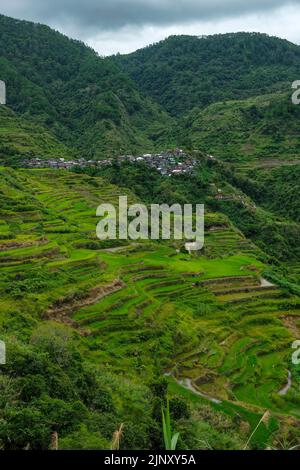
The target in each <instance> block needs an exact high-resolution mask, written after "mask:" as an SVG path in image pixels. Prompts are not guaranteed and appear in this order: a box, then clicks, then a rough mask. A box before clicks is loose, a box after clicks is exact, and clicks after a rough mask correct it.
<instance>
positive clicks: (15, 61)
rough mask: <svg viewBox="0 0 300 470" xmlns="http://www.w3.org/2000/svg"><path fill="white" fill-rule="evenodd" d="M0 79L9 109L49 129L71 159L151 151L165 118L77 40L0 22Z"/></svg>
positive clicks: (128, 81) (163, 131) (110, 65)
mask: <svg viewBox="0 0 300 470" xmlns="http://www.w3.org/2000/svg"><path fill="white" fill-rule="evenodd" d="M0 50H1V53H0V77H1V79H2V80H4V81H5V82H6V83H7V100H8V105H9V106H10V107H11V108H12V109H13V110H14V111H15V112H17V113H19V114H21V115H24V116H30V117H31V118H33V119H34V120H35V122H37V123H41V124H42V125H44V126H46V127H48V128H49V129H50V130H51V131H52V132H53V133H54V134H55V135H56V136H57V138H58V139H59V140H61V141H63V142H64V143H65V144H67V145H69V146H71V147H73V148H75V149H76V151H77V153H78V154H81V155H82V156H88V157H93V158H101V156H102V155H103V154H108V153H120V152H123V151H127V152H128V151H132V152H134V151H137V150H139V151H141V150H150V149H152V148H154V147H155V146H156V145H159V143H160V142H161V141H164V140H165V139H166V138H167V136H168V127H169V126H170V125H171V122H172V120H171V118H169V116H168V115H167V113H166V112H165V111H163V110H162V109H161V108H160V107H159V105H157V104H155V103H154V102H153V101H151V99H149V98H147V97H143V96H141V94H140V93H139V92H138V91H137V89H136V86H135V84H134V83H133V82H132V80H131V79H130V78H129V77H127V76H126V75H125V74H124V73H122V72H121V71H120V70H119V69H118V67H117V66H116V65H114V64H113V63H112V62H111V61H109V60H104V59H102V58H100V57H99V56H97V54H96V53H95V52H94V51H93V50H91V49H90V48H88V47H87V46H85V45H84V44H83V43H81V42H79V41H74V40H70V39H68V38H67V37H65V36H63V35H62V34H60V33H58V32H56V31H53V30H52V29H51V28H49V27H47V26H43V25H39V24H34V23H30V22H27V21H19V20H14V19H12V18H7V17H5V16H0Z"/></svg>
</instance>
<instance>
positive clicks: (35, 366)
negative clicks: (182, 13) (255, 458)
mask: <svg viewBox="0 0 300 470" xmlns="http://www.w3.org/2000/svg"><path fill="white" fill-rule="evenodd" d="M4 44H5V47H3V45H4ZM0 45H1V46H2V47H1V53H0V78H1V79H2V80H3V82H2V84H3V85H2V90H4V91H3V92H4V96H5V100H4V99H2V101H1V100H0V102H1V106H0V292H1V297H0V449H1V451H2V450H3V451H4V450H24V449H25V450H49V449H50V450H58V449H59V450H112V451H116V452H117V451H119V450H123V451H128V450H151V451H152V452H156V451H161V450H172V451H173V450H179V451H182V452H183V451H189V450H266V449H269V450H288V449H294V448H297V447H299V446H300V360H299V359H300V342H299V340H300V243H299V241H300V212H299V197H298V194H299V189H300V187H299V181H300V166H299V161H300V157H299V156H300V146H299V130H298V127H299V126H298V127H297V123H299V118H300V107H299V106H297V105H296V104H294V103H293V102H292V99H291V97H292V93H293V89H294V88H295V87H294V88H292V83H293V81H295V74H296V72H297V71H298V72H299V74H300V47H299V46H298V45H295V44H293V43H291V42H288V41H286V40H283V39H279V38H275V37H271V36H267V35H265V34H260V33H229V34H218V35H212V36H207V37H199V36H171V37H170V38H167V39H165V40H163V41H161V42H158V43H157V44H154V45H151V46H148V47H146V48H145V49H140V50H138V51H137V52H132V53H130V54H118V55H113V56H107V57H100V56H99V55H98V54H96V53H95V52H94V51H93V50H92V49H91V48H89V47H87V46H86V45H85V44H84V43H82V42H79V41H74V40H70V39H68V38H67V37H66V36H64V35H62V34H61V33H58V32H57V31H54V30H53V29H50V28H49V27H48V26H43V25H41V24H35V23H31V22H29V21H21V20H14V19H12V18H9V17H7V16H2V15H1V16H0ZM274 51H275V52H274ZM286 55H287V56H288V57H289V60H283V59H282V57H285V56H286ZM153 64H155V66H154V65H153ZM234 64H236V70H235V66H234ZM204 65H205V66H204ZM153 68H155V74H154V71H153ZM75 69H76V70H77V72H76V74H75V72H74V70H75ZM220 70H222V71H223V72H222V73H223V74H224V75H223V76H222V77H223V78H222V80H220V87H221V90H220V94H221V97H220V96H218V97H215V98H214V95H213V89H212V88H211V86H212V85H211V82H212V81H214V80H217V77H219V74H220ZM200 72H201V73H200ZM299 74H298V75H299ZM158 75H159V78H158ZM191 77H192V78H191ZM276 77H277V78H276ZM293 78H294V80H293ZM296 78H297V77H296ZM183 84H185V87H184V89H183V88H182V87H183ZM239 84H243V86H241V85H239ZM5 85H6V88H3V87H5ZM179 97H181V98H179ZM120 200H121V201H124V200H126V204H128V207H135V208H136V207H143V208H144V210H145V211H147V210H149V213H150V208H151V207H152V206H153V205H155V206H156V207H158V206H159V205H165V206H166V207H171V206H174V205H176V204H177V205H179V206H180V207H184V206H185V205H189V207H190V208H193V211H192V212H190V213H189V219H188V222H189V224H188V225H189V226H190V228H191V227H192V225H193V226H195V223H196V222H197V211H195V208H196V206H197V204H198V205H202V204H203V205H204V208H205V212H204V222H203V223H204V226H203V229H204V234H202V236H201V237H200V238H201V240H202V241H203V238H204V241H203V243H201V240H200V238H199V239H198V238H196V242H195V243H193V242H194V240H193V237H192V233H190V232H189V233H188V232H187V231H185V232H184V233H181V234H180V236H176V233H175V231H174V230H173V229H172V227H173V226H174V223H175V222H176V221H175V217H172V216H171V219H170V220H171V224H170V226H171V231H170V234H169V235H170V236H165V237H164V236H162V237H160V236H156V237H153V239H151V237H150V236H148V233H150V232H151V229H152V231H153V230H154V229H153V227H151V220H152V219H151V217H150V216H149V217H148V216H147V217H146V219H143V221H142V223H141V225H140V228H141V226H142V231H143V230H144V232H143V233H144V234H145V233H146V232H147V236H144V237H140V238H139V237H127V236H124V233H123V236H121V235H122V234H121V229H120V227H117V228H116V225H115V224H116V220H115V221H114V222H113V228H114V229H115V232H114V236H113V237H108V236H107V237H105V236H104V237H102V238H101V237H100V236H99V231H97V226H98V228H99V217H101V221H103V219H102V218H103V217H104V216H105V214H106V213H107V212H108V207H115V208H116V211H115V214H114V215H115V218H117V216H120V217H122V215H120V212H121V208H120V206H119V204H120ZM97 208H98V209H97ZM99 208H100V209H99ZM101 208H102V209H101ZM123 215H124V214H123ZM126 215H127V211H126ZM132 215H133V214H132V213H131V216H132ZM150 219H151V220H150ZM120 220H121V219H120ZM130 220H131V219H130ZM159 221H160V219H159V217H158V219H156V223H155V233H156V235H159V234H160V233H161V231H160V229H159V227H158V225H159ZM129 222H130V221H129ZM152 222H153V220H152ZM126 223H127V222H126ZM180 224H181V226H182V219H180ZM137 225H138V222H136V225H135V227H136V226H137ZM173 228H174V227H173ZM148 229H149V231H148ZM162 231H163V229H162ZM126 234H127V229H126ZM197 236H198V233H197ZM199 240H200V241H199ZM198 242H199V243H198ZM197 243H198V244H197ZM1 345H2V349H1ZM0 458H1V457H0ZM181 463H182V462H181Z"/></svg>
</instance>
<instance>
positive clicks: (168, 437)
mask: <svg viewBox="0 0 300 470" xmlns="http://www.w3.org/2000/svg"><path fill="white" fill-rule="evenodd" d="M162 425H163V435H164V442H165V448H166V450H176V446H177V442H178V438H179V433H178V432H177V433H175V434H173V435H172V426H171V417H170V403H169V400H167V406H166V408H165V409H164V408H162Z"/></svg>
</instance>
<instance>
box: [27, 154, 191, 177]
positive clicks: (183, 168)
mask: <svg viewBox="0 0 300 470" xmlns="http://www.w3.org/2000/svg"><path fill="white" fill-rule="evenodd" d="M113 161H114V160H113V159H112V158H109V159H104V160H85V159H84V158H81V159H78V160H66V159H64V158H57V159H56V158H48V159H45V158H38V157H36V158H31V159H30V160H27V161H26V163H25V166H26V167H28V168H57V169H60V168H62V169H67V170H68V169H72V168H75V167H78V168H86V167H96V168H101V167H105V166H110V165H112V164H113ZM117 161H118V162H119V163H122V162H131V163H139V162H145V163H146V164H147V165H149V166H150V167H152V168H155V169H156V170H157V171H159V172H160V173H161V174H162V175H166V176H172V175H176V174H184V173H191V172H192V171H193V168H194V166H195V163H196V162H195V160H194V159H193V158H192V157H191V156H190V155H188V154H187V153H185V152H184V151H183V150H181V149H177V150H172V151H167V152H161V153H157V154H150V153H149V154H144V155H138V156H134V155H120V156H119V157H117Z"/></svg>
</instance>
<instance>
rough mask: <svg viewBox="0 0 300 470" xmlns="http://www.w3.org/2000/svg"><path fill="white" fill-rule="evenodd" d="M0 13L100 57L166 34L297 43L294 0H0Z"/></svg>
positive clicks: (299, 14) (297, 3)
mask: <svg viewBox="0 0 300 470" xmlns="http://www.w3.org/2000/svg"><path fill="white" fill-rule="evenodd" d="M0 13H2V14H4V15H8V16H12V17H14V18H19V19H26V20H32V21H38V22H40V23H45V24H48V25H49V26H51V27H54V28H55V29H57V30H59V31H61V32H63V33H64V34H67V35H68V36H70V37H73V38H77V39H81V40H83V41H84V42H86V43H88V44H89V45H90V46H92V47H93V48H94V49H96V50H97V51H98V52H99V54H101V55H109V54H113V53H117V52H121V53H126V52H131V51H134V50H136V49H138V48H140V47H144V46H146V45H148V44H151V43H153V42H157V41H159V40H161V39H163V38H165V37H167V36H170V35H171V34H194V35H202V34H214V33H223V32H233V31H260V32H265V33H268V34H271V35H276V36H280V37H283V38H287V39H289V40H291V41H293V42H296V43H298V44H300V27H299V24H300V0H51V1H49V0H0Z"/></svg>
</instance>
